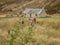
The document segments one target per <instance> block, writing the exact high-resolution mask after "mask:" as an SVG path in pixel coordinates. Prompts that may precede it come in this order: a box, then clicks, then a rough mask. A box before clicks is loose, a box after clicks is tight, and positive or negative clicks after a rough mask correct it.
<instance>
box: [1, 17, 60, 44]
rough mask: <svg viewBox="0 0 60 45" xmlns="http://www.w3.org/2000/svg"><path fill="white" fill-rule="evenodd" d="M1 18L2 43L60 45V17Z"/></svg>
mask: <svg viewBox="0 0 60 45" xmlns="http://www.w3.org/2000/svg"><path fill="white" fill-rule="evenodd" d="M32 20H33V19H32V18H30V19H29V18H22V17H19V18H18V17H17V18H5V19H0V44H1V45H60V18H36V21H33V22H32Z"/></svg>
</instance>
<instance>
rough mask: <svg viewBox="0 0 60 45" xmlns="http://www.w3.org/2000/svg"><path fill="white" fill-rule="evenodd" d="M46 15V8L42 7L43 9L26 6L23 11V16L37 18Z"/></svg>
mask: <svg viewBox="0 0 60 45" xmlns="http://www.w3.org/2000/svg"><path fill="white" fill-rule="evenodd" d="M46 15H47V14H46V12H45V10H44V8H42V9H33V8H26V9H25V10H24V11H23V16H24V17H32V18H36V17H45V16H46Z"/></svg>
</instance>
